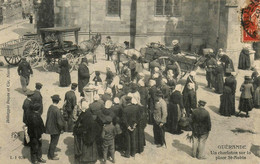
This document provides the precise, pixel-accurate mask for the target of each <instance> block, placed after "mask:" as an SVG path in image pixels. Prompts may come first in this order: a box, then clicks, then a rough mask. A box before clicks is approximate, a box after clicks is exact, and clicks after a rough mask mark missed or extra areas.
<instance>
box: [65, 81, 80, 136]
mask: <svg viewBox="0 0 260 164" xmlns="http://www.w3.org/2000/svg"><path fill="white" fill-rule="evenodd" d="M77 86H78V84H77V83H72V84H71V90H70V91H68V92H66V94H65V98H64V104H65V105H64V109H63V112H66V113H67V114H66V115H67V116H68V118H65V125H66V126H65V131H66V132H73V124H74V123H73V109H74V108H75V106H76V105H77V97H76V94H75V90H76V88H77Z"/></svg>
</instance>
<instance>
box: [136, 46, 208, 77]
mask: <svg viewBox="0 0 260 164" xmlns="http://www.w3.org/2000/svg"><path fill="white" fill-rule="evenodd" d="M153 44H154V43H153ZM140 52H141V54H142V56H144V61H145V62H147V63H151V62H153V63H157V64H158V66H164V67H167V65H168V63H169V62H168V61H171V63H173V64H175V65H177V67H179V68H180V79H181V78H183V77H184V76H185V75H186V74H187V73H190V72H191V71H194V70H196V69H197V68H198V66H199V65H201V64H203V63H204V62H205V61H206V57H205V56H200V55H198V54H196V53H188V52H182V53H180V54H172V51H171V50H170V49H168V48H166V47H165V46H162V45H160V44H159V45H158V44H156V45H149V46H147V47H145V48H141V50H140Z"/></svg>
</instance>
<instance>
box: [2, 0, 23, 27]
mask: <svg viewBox="0 0 260 164" xmlns="http://www.w3.org/2000/svg"><path fill="white" fill-rule="evenodd" d="M1 8H2V14H3V22H2V23H3V24H5V23H10V22H13V21H15V20H18V19H22V5H21V1H20V0H13V1H9V2H4V3H3V4H2V5H1Z"/></svg>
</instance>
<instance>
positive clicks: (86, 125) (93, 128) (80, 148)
mask: <svg viewBox="0 0 260 164" xmlns="http://www.w3.org/2000/svg"><path fill="white" fill-rule="evenodd" d="M101 130H102V129H101V128H100V127H99V125H98V124H97V122H96V121H94V119H93V117H92V114H91V112H90V111H89V110H87V111H86V112H81V114H80V115H79V118H78V120H77V121H76V123H75V126H74V129H73V135H74V154H75V156H76V158H75V160H76V161H78V163H96V161H97V158H98V153H97V144H96V141H97V139H98V136H99V135H100V134H101Z"/></svg>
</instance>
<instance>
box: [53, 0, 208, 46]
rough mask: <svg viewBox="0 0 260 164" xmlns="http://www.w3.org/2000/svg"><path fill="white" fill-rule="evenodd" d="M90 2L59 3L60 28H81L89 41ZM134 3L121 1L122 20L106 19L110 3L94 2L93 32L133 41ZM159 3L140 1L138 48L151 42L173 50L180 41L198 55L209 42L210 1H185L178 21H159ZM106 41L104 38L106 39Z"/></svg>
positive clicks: (69, 0) (61, 0)
mask: <svg viewBox="0 0 260 164" xmlns="http://www.w3.org/2000/svg"><path fill="white" fill-rule="evenodd" d="M89 2H90V0H56V4H55V22H56V23H55V24H56V26H61V25H65V26H68V25H70V26H73V25H79V26H81V32H80V34H81V37H80V39H81V40H84V39H87V38H88V32H89V13H90V12H89ZM131 2H132V0H122V1H121V15H120V17H108V16H106V0H102V1H100V0H91V32H92V33H96V32H100V33H101V34H102V35H103V36H106V35H110V36H111V37H112V39H113V40H114V41H115V42H121V43H122V42H123V41H125V40H130V9H131ZM154 5H155V1H153V0H138V1H137V19H136V48H138V49H139V48H140V47H142V46H144V45H145V43H148V42H158V41H159V42H161V43H163V44H166V45H167V46H171V41H172V40H173V39H179V40H180V43H181V45H182V47H183V49H184V50H192V51H197V50H198V48H199V46H200V45H201V44H204V43H206V40H207V34H208V33H207V32H208V28H207V23H208V19H207V18H208V0H200V1H197V0H182V5H181V6H182V8H181V14H180V16H178V17H158V16H155V14H154V12H155V11H154V9H155V7H154ZM103 38H104V37H103Z"/></svg>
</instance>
